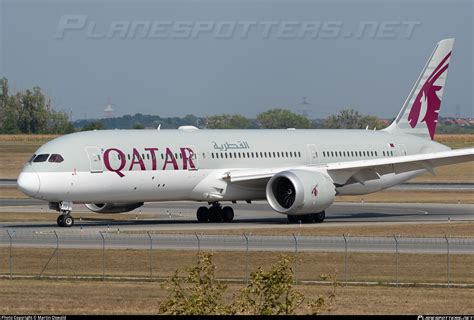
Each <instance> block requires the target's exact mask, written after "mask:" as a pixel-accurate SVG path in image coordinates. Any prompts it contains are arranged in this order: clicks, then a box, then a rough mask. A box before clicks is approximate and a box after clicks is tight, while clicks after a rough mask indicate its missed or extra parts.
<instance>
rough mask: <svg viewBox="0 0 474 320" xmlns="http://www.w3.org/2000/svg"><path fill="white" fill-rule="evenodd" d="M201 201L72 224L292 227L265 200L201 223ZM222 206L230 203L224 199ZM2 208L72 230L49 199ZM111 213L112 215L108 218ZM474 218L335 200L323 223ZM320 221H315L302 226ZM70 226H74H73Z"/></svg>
mask: <svg viewBox="0 0 474 320" xmlns="http://www.w3.org/2000/svg"><path fill="white" fill-rule="evenodd" d="M200 205H202V204H199V203H196V202H160V203H146V204H145V205H144V206H143V207H141V208H139V209H135V210H133V211H132V212H130V213H127V214H118V215H116V217H117V219H114V217H115V215H112V216H111V215H108V216H107V217H104V219H103V220H102V219H100V217H101V215H100V214H95V215H94V219H86V218H84V219H82V220H80V219H76V225H75V226H74V227H73V228H72V230H73V229H75V228H79V227H81V226H82V228H83V229H87V230H102V231H106V230H110V229H115V230H117V229H120V230H157V231H166V230H186V229H192V230H203V229H210V228H219V229H240V228H245V229H247V228H281V227H289V226H294V225H291V224H288V220H287V218H286V216H285V215H282V214H279V213H276V212H275V211H273V210H272V209H271V207H270V206H269V205H268V203H266V202H265V201H258V202H254V203H252V204H246V203H237V204H230V205H231V206H232V207H233V208H234V211H235V218H234V221H233V222H232V223H219V224H212V223H205V224H202V223H198V222H197V221H196V209H197V208H198V207H199V206H200ZM223 205H224V206H225V205H229V204H227V203H223ZM1 212H44V213H46V212H47V213H51V220H50V221H47V222H30V221H24V222H0V229H1V228H11V229H24V230H31V231H44V230H58V231H65V230H68V229H64V228H60V227H58V226H57V225H56V217H57V215H58V213H57V212H55V211H51V210H49V209H48V204H47V203H46V202H42V201H38V200H33V199H11V200H8V199H4V200H2V205H1V206H0V215H1ZM84 212H87V213H90V211H89V210H88V209H87V208H85V207H84V206H83V205H76V206H75V207H74V208H73V216H74V215H76V217H77V216H78V213H84ZM110 217H112V218H110ZM144 217H146V218H144ZM448 220H449V221H474V204H420V203H403V204H400V203H341V202H337V203H335V204H333V205H332V206H331V207H330V208H329V209H327V210H326V220H325V221H324V223H323V224H324V226H329V225H341V224H344V225H347V224H348V223H349V224H361V223H409V222H419V223H427V222H442V221H448ZM303 226H305V227H306V226H317V224H312V225H303ZM69 230H71V229H69Z"/></svg>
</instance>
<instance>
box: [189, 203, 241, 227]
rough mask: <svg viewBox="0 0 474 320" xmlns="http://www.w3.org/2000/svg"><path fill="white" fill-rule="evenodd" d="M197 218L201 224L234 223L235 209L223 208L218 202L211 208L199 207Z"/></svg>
mask: <svg viewBox="0 0 474 320" xmlns="http://www.w3.org/2000/svg"><path fill="white" fill-rule="evenodd" d="M196 216H197V220H198V221H199V222H232V220H234V209H232V208H231V207H222V206H221V205H220V204H219V202H217V201H216V202H213V203H212V205H211V206H210V207H209V208H207V207H199V209H197V212H196Z"/></svg>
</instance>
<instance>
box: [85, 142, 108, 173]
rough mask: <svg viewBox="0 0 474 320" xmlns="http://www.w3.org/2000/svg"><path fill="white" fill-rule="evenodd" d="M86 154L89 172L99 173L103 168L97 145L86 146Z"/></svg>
mask: <svg viewBox="0 0 474 320" xmlns="http://www.w3.org/2000/svg"><path fill="white" fill-rule="evenodd" d="M86 152H87V156H88V157H89V164H90V168H91V173H100V172H102V171H103V170H104V168H103V164H102V156H101V152H100V148H99V147H86Z"/></svg>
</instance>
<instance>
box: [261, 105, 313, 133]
mask: <svg viewBox="0 0 474 320" xmlns="http://www.w3.org/2000/svg"><path fill="white" fill-rule="evenodd" d="M257 120H258V122H260V124H261V125H262V127H263V128H265V129H285V128H297V129H308V128H310V127H311V122H310V121H309V120H308V119H307V118H306V117H304V116H301V115H298V114H295V113H293V112H291V111H289V110H286V109H271V110H268V111H266V112H263V113H260V114H259V115H258V116H257Z"/></svg>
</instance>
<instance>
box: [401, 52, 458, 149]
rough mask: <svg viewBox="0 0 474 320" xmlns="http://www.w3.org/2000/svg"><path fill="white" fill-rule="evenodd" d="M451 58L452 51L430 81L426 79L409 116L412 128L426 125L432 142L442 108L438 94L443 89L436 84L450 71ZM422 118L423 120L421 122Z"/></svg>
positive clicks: (431, 76) (434, 71)
mask: <svg viewBox="0 0 474 320" xmlns="http://www.w3.org/2000/svg"><path fill="white" fill-rule="evenodd" d="M450 56H451V51H450V52H449V53H448V54H447V55H446V57H444V59H443V60H442V61H441V63H440V64H439V65H438V66H437V67H436V68H435V69H434V70H433V72H432V73H431V74H430V76H429V77H428V79H426V82H425V83H424V84H423V87H421V89H420V92H418V95H417V96H416V99H415V102H413V105H412V107H411V110H410V114H409V115H408V122H410V126H411V127H412V128H415V127H416V125H417V124H418V123H419V122H425V123H426V126H427V127H428V132H429V133H430V137H431V139H432V140H433V137H434V133H435V129H436V122H437V121H438V113H439V108H440V106H441V100H440V98H439V97H438V94H437V93H436V92H437V91H439V90H441V88H442V86H439V85H435V82H436V80H438V78H439V77H440V76H441V75H442V74H443V73H444V72H445V71H446V70H447V69H448V66H449V63H447V61H448V59H449V57H450ZM421 117H423V118H422V119H421V120H419V119H420V118H421Z"/></svg>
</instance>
